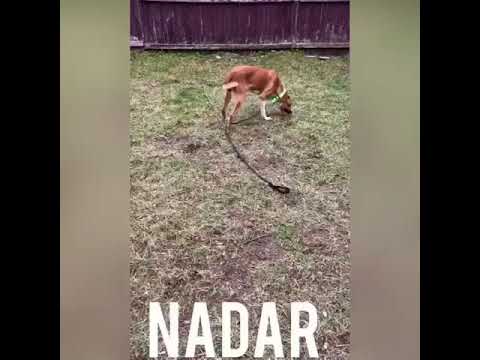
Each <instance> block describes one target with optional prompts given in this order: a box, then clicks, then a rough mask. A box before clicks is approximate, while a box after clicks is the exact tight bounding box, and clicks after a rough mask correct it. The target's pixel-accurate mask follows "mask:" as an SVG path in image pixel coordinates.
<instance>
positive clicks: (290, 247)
mask: <svg viewBox="0 0 480 360" xmlns="http://www.w3.org/2000/svg"><path fill="white" fill-rule="evenodd" d="M237 64H254V65H261V66H265V67H271V68H274V69H276V70H277V71H278V73H279V74H280V77H281V79H282V80H283V81H284V83H285V85H286V86H287V88H288V90H289V93H290V95H291V97H292V99H293V102H294V105H293V112H294V113H293V115H292V116H291V117H290V118H288V117H285V116H277V115H275V116H273V120H272V121H265V120H263V119H262V118H261V117H260V114H259V107H258V100H257V99H256V98H255V97H254V96H252V97H251V98H249V100H248V102H247V104H246V106H245V107H244V108H243V109H242V111H241V112H240V114H239V117H238V119H240V120H241V119H247V120H246V121H243V122H241V123H240V124H238V125H235V126H234V127H233V131H232V138H233V139H234V141H235V142H236V144H237V145H238V146H239V148H240V151H242V153H243V154H244V155H245V156H246V157H247V158H248V159H249V161H250V162H251V164H252V165H253V166H254V167H255V168H256V169H258V170H259V172H260V173H261V174H262V175H264V176H266V177H267V178H269V179H271V180H272V181H273V182H274V183H277V184H284V185H287V186H289V187H291V188H292V192H291V193H290V194H288V195H282V194H279V193H276V192H273V191H272V190H271V189H270V188H269V187H268V186H266V184H264V183H263V182H261V181H260V180H259V179H258V178H256V177H255V176H254V175H253V174H252V173H251V172H249V170H248V169H247V168H246V167H245V165H244V164H243V163H242V162H240V161H239V160H238V159H237V158H236V157H235V155H234V153H233V152H232V149H231V147H230V145H229V143H228V142H227V141H226V139H225V136H224V133H223V125H222V123H221V115H220V110H221V108H222V106H223V96H224V93H223V90H222V88H221V86H222V83H223V78H224V75H225V73H226V72H227V71H228V70H229V69H230V68H231V67H233V66H234V65H237ZM274 108H275V107H274V106H272V105H270V106H269V107H267V114H268V113H269V112H270V113H271V112H272V110H275V109H274ZM130 111H131V117H130V144H131V152H130V173H131V210H130V214H131V215H130V216H131V229H132V231H131V244H130V249H131V254H130V259H131V260H130V264H131V268H130V274H131V315H132V322H131V359H148V303H149V302H150V301H158V302H161V303H168V302H170V301H172V302H179V303H180V311H181V315H180V326H179V327H180V334H181V335H180V339H181V340H180V342H181V344H180V355H181V356H183V355H184V352H185V346H186V344H185V343H186V339H187V334H188V330H189V323H188V320H189V319H190V314H191V305H193V303H194V302H195V301H206V302H207V303H208V304H209V306H210V308H209V311H210V314H211V319H210V321H211V325H212V332H213V336H214V341H215V348H216V349H217V355H218V357H220V355H221V354H220V349H221V320H220V319H221V318H220V315H221V312H220V306H221V302H222V301H238V302H241V303H243V304H245V305H246V306H247V307H248V308H249V313H250V327H251V328H252V329H256V328H257V325H258V321H259V316H260V310H261V304H262V302H268V301H274V302H276V303H277V309H278V316H279V321H280V326H281V331H282V335H283V336H282V339H283V341H284V342H285V343H284V350H285V356H286V357H287V358H288V357H289V349H290V345H289V338H290V332H289V328H290V325H289V316H288V314H289V306H288V305H289V303H290V302H293V301H310V302H311V303H312V304H314V305H315V306H316V308H317V309H318V310H319V327H320V330H319V331H318V335H317V337H316V339H317V347H318V348H319V351H320V353H321V357H322V356H324V357H326V358H328V359H346V358H348V353H349V343H350V340H349V337H350V302H351V298H350V250H349V247H350V197H349V183H350V139H349V131H350V118H349V114H350V80H349V63H348V60H347V59H343V58H338V59H331V60H326V61H324V60H319V59H317V58H306V57H304V54H303V52H301V51H285V52H256V53H251V54H249V55H235V54H231V53H221V52H218V53H201V54H198V53H159V52H143V53H132V55H131V93H130ZM250 337H251V343H250V344H251V345H250V347H249V350H248V352H247V354H246V356H245V357H244V359H253V351H254V344H255V338H256V331H253V330H251V331H250ZM234 344H235V342H234ZM163 349H164V347H163V345H162V346H161V347H160V348H159V350H160V351H161V350H163ZM164 356H165V355H164ZM303 356H304V357H303V358H306V355H303ZM197 358H198V359H201V358H203V357H202V355H201V354H200V355H199V356H198V357H197ZM266 358H267V355H266Z"/></svg>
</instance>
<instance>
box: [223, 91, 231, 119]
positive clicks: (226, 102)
mask: <svg viewBox="0 0 480 360" xmlns="http://www.w3.org/2000/svg"><path fill="white" fill-rule="evenodd" d="M231 99H232V91H231V90H228V91H227V93H226V94H225V102H224V104H223V109H222V118H223V120H224V121H225V116H226V112H227V108H228V104H230V100H231Z"/></svg>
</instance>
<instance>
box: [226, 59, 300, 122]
mask: <svg viewBox="0 0 480 360" xmlns="http://www.w3.org/2000/svg"><path fill="white" fill-rule="evenodd" d="M223 89H225V90H226V91H227V93H226V95H225V103H224V106H223V110H222V116H223V119H224V120H225V116H226V111H227V107H228V104H229V103H230V101H231V100H233V104H234V108H233V111H232V112H231V113H230V114H229V116H228V121H229V125H230V124H233V123H234V122H233V119H234V118H235V116H236V115H237V114H238V112H239V111H240V108H241V106H242V104H243V103H244V102H245V100H246V98H247V95H248V94H249V93H257V94H258V95H259V98H260V112H261V114H262V117H263V118H264V119H265V120H271V119H272V118H271V117H268V116H267V114H266V110H265V106H266V105H267V102H268V99H273V101H274V102H276V101H279V102H280V109H281V110H282V111H283V112H284V113H287V114H291V113H292V100H291V99H290V96H289V95H288V94H287V89H286V87H285V86H284V85H283V84H282V82H281V81H280V78H279V76H278V74H277V72H276V71H275V70H271V69H265V68H261V67H258V66H248V65H239V66H235V67H234V68H233V69H232V70H230V72H229V73H228V74H227V76H226V77H225V81H224V83H223Z"/></svg>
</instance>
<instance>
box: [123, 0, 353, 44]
mask: <svg viewBox="0 0 480 360" xmlns="http://www.w3.org/2000/svg"><path fill="white" fill-rule="evenodd" d="M131 3H135V4H136V5H137V6H136V7H135V6H133V5H131V9H134V10H135V13H133V12H132V14H131V35H132V36H135V37H136V40H139V41H143V43H142V44H143V45H144V46H145V48H147V49H212V50H221V49H231V50H235V49H238V50H248V49H252V50H253V49H275V48H278V49H286V48H311V49H314V48H319V49H322V48H332V49H335V48H345V49H348V47H349V39H350V36H349V31H350V26H349V2H348V1H344V0H316V1H313V0H310V1H298V0H297V1H292V0H275V1H274V0H261V1H251V0H234V1H233V0H232V1H228V0H223V1H219V0H213V1H212V0H170V1H163V0H131ZM131 40H132V37H131ZM131 44H132V45H133V43H132V41H131Z"/></svg>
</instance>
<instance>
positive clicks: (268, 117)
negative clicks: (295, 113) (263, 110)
mask: <svg viewBox="0 0 480 360" xmlns="http://www.w3.org/2000/svg"><path fill="white" fill-rule="evenodd" d="M264 119H265V120H267V121H270V120H272V118H271V117H270V116H265V117H264Z"/></svg>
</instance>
